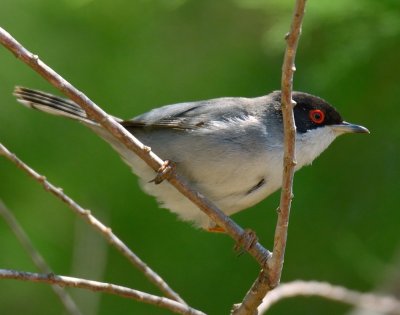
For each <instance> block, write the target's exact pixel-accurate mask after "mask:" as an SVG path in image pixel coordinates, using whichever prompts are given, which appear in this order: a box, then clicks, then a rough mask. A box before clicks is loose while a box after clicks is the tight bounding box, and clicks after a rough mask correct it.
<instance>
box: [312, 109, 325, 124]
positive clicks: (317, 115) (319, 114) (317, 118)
mask: <svg viewBox="0 0 400 315" xmlns="http://www.w3.org/2000/svg"><path fill="white" fill-rule="evenodd" d="M310 119H311V121H312V122H314V123H316V124H322V123H323V122H324V120H325V113H324V112H323V111H322V110H320V109H313V110H310Z"/></svg>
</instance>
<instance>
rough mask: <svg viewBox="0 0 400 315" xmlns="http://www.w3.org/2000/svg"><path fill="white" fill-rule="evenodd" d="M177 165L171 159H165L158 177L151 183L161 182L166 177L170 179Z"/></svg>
mask: <svg viewBox="0 0 400 315" xmlns="http://www.w3.org/2000/svg"><path fill="white" fill-rule="evenodd" d="M175 168H176V165H175V163H174V162H172V161H170V160H165V161H164V163H163V165H162V166H161V167H160V168H159V169H158V171H157V175H156V177H154V179H152V180H151V181H150V182H149V183H152V182H154V184H156V185H158V184H161V183H162V182H163V181H164V180H165V179H168V178H169V177H170V176H171V174H172V173H173V172H174V171H175Z"/></svg>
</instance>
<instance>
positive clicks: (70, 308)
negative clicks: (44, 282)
mask: <svg viewBox="0 0 400 315" xmlns="http://www.w3.org/2000/svg"><path fill="white" fill-rule="evenodd" d="M0 215H1V216H2V217H3V218H4V221H6V223H7V224H8V226H9V227H10V229H11V231H13V233H14V234H15V236H16V238H17V239H18V241H19V242H20V243H21V245H22V247H23V248H24V249H25V251H26V252H27V253H28V255H29V256H30V257H31V259H32V261H33V263H34V264H35V266H36V267H37V268H38V270H39V271H40V272H41V273H51V272H52V271H51V268H50V267H49V265H47V263H46V261H45V260H44V258H43V257H42V255H41V254H40V253H39V251H38V250H37V249H36V248H35V246H34V245H33V244H32V242H31V240H30V239H29V237H28V235H27V234H26V233H25V231H24V229H23V228H22V226H21V225H20V224H19V223H18V221H17V219H16V218H15V216H14V215H13V213H12V212H11V211H10V210H9V209H8V208H7V207H6V205H5V204H4V203H3V201H2V200H0ZM51 288H52V289H53V291H54V293H55V294H56V295H57V296H58V298H59V299H60V301H61V303H62V304H63V305H64V307H65V309H66V311H67V312H68V313H69V314H71V315H80V314H82V313H81V311H80V310H79V308H78V306H77V305H76V303H75V301H74V300H73V299H72V298H71V296H70V295H69V294H68V292H67V291H65V290H64V289H63V288H61V287H59V286H55V285H52V286H51Z"/></svg>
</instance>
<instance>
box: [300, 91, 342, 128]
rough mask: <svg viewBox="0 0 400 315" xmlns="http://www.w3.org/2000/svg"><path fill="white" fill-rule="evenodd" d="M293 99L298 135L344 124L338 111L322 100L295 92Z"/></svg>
mask: <svg viewBox="0 0 400 315" xmlns="http://www.w3.org/2000/svg"><path fill="white" fill-rule="evenodd" d="M292 98H293V100H294V101H295V102H296V106H295V107H294V108H293V114H294V119H295V123H296V129H297V132H298V133H305V132H307V131H309V130H312V129H316V128H320V127H324V126H327V125H340V124H342V123H343V119H342V117H341V116H340V114H339V113H338V112H337V111H336V109H335V108H334V107H333V106H331V105H330V104H329V103H328V102H326V101H324V100H323V99H322V98H319V97H316V96H313V95H310V94H307V93H303V92H293V94H292Z"/></svg>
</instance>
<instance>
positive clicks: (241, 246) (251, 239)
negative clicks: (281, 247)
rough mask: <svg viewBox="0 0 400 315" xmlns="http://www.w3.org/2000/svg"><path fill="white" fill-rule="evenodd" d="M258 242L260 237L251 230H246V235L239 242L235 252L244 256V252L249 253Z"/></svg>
mask: <svg viewBox="0 0 400 315" xmlns="http://www.w3.org/2000/svg"><path fill="white" fill-rule="evenodd" d="M257 242H258V237H257V235H256V232H254V231H253V230H250V229H246V230H245V231H244V233H243V234H242V235H241V236H240V239H239V240H238V241H237V243H236V245H235V247H234V250H235V251H237V252H238V253H239V255H241V254H243V252H244V251H248V250H249V249H251V248H252V247H253V246H254V245H256V244H257Z"/></svg>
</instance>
